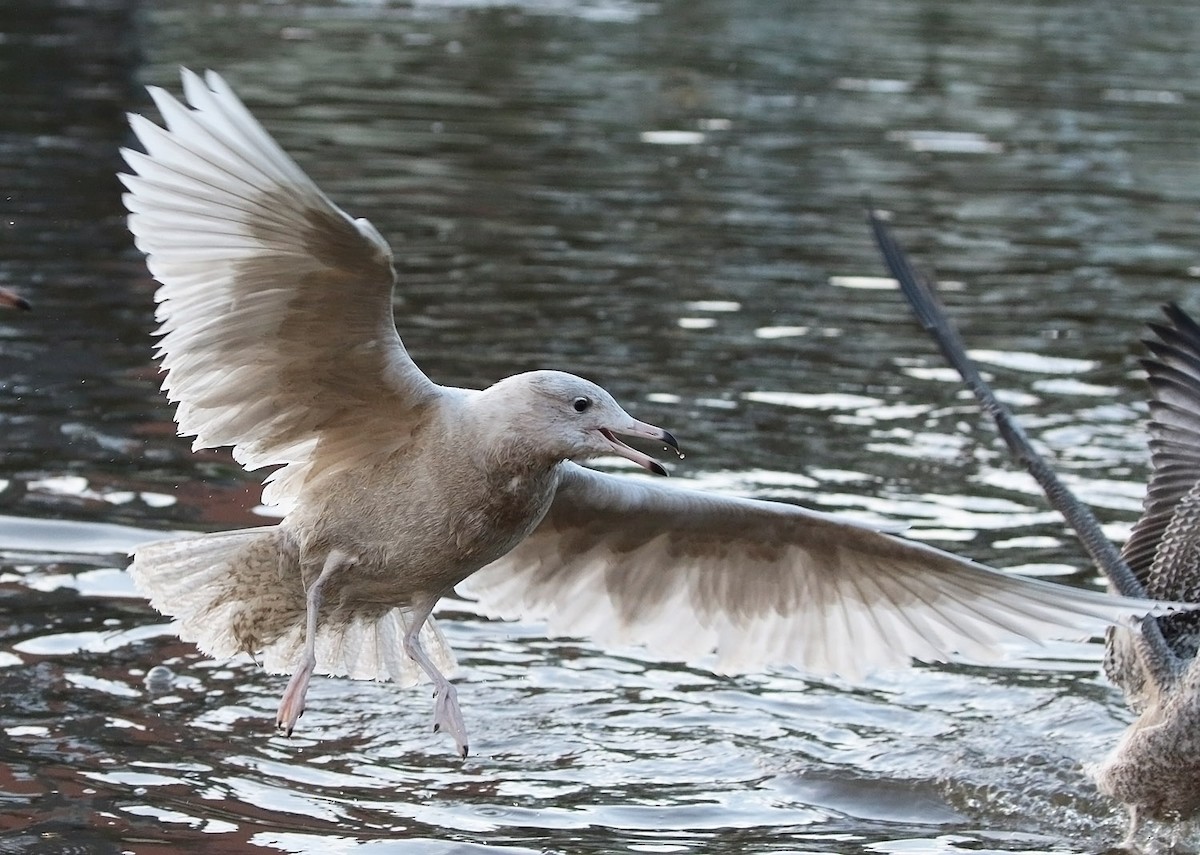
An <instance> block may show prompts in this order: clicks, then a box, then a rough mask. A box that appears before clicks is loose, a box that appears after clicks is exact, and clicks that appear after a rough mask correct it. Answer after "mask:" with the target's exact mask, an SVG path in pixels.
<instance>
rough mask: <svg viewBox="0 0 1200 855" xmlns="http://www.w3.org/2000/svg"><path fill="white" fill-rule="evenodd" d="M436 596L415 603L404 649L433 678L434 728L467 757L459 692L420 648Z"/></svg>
mask: <svg viewBox="0 0 1200 855" xmlns="http://www.w3.org/2000/svg"><path fill="white" fill-rule="evenodd" d="M436 603H437V597H433V598H431V599H430V600H429V601H428V602H425V603H419V604H414V608H413V612H412V614H411V615H410V616H409V620H410V623H409V625H408V631H407V632H405V633H404V652H405V653H407V654H408V655H409V657H410V658H411V659H412V660H413V661H414V662H416V663H417V664H418V665H420V666H421V670H422V671H424V672H425V674H426V675H427V676H428V677H429V679H430V680H432V681H433V731H434V733H437V732H438V731H443V732H445V733H448V734H450V737H451V738H452V739H453V740H454V744H455V746H457V747H458V756H459V757H461V758H463V759H464V760H465V759H466V757H467V749H468V748H469V746H468V745H467V726H466V724H464V723H463V717H462V711H461V710H460V709H459V708H458V692H457V691H456V690H455V688H454V686H453V685H451V683H450V681H449V680H447V679H446V677H445V675H443V674H442V672H441V671H439V670H438V669H437V666H435V665H434V664H433V661H432V660H430V658H429V656H428V655H426V653H425V650H424V648H422V647H421V638H420V636H421V627H423V626H424V625H425V621H426V620H428V618H429V615H430V614H431V613H432V612H433V607H434V605H435V604H436Z"/></svg>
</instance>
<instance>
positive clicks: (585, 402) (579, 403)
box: [571, 395, 592, 413]
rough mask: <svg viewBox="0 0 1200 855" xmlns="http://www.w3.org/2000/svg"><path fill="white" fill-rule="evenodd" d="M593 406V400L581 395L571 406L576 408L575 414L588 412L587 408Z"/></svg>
mask: <svg viewBox="0 0 1200 855" xmlns="http://www.w3.org/2000/svg"><path fill="white" fill-rule="evenodd" d="M591 405H592V399H591V398H585V397H583V396H582V395H580V396H579V397H578V398H576V399H575V400H574V401H572V402H571V406H572V407H574V408H575V412H577V413H582V412H585V411H586V410H587V408H588V407H590V406H591Z"/></svg>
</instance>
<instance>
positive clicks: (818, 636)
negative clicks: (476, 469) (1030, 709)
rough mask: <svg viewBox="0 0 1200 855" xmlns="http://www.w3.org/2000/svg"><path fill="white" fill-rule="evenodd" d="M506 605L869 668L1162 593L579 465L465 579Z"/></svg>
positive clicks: (491, 605) (735, 667) (566, 626)
mask: <svg viewBox="0 0 1200 855" xmlns="http://www.w3.org/2000/svg"><path fill="white" fill-rule="evenodd" d="M463 590H464V592H465V593H467V594H469V595H471V596H475V597H478V598H479V600H480V604H481V606H482V607H483V610H484V611H485V612H487V613H490V614H493V615H495V616H498V617H505V618H517V617H520V618H528V619H536V620H546V621H547V622H548V623H549V629H550V631H551V633H553V634H556V635H571V636H588V637H592V638H596V639H597V640H599V641H601V642H607V643H614V644H636V645H641V646H644V647H646V648H648V649H649V650H650V651H651V652H653V653H655V654H657V655H662V656H665V657H671V658H678V659H688V660H694V659H696V658H698V657H701V656H704V655H705V654H708V653H711V652H716V654H717V656H718V662H717V668H718V670H720V671H725V672H738V671H749V670H754V669H758V668H760V667H762V666H764V665H770V664H779V665H782V664H790V665H795V666H797V667H798V668H800V669H801V670H803V671H806V672H809V673H836V674H841V675H844V676H849V677H853V676H857V675H859V674H861V673H864V672H867V671H870V670H872V669H875V668H883V667H896V666H903V665H907V664H908V663H909V662H910V661H911V660H912V659H918V660H923V661H944V660H946V659H948V658H951V657H953V656H963V657H966V658H975V659H984V658H995V657H996V656H998V655H1000V653H1001V651H1000V650H999V649H998V647H997V645H998V644H999V643H1002V642H1006V641H1012V640H1016V639H1032V640H1035V641H1036V640H1043V639H1049V638H1078V637H1081V636H1087V635H1089V634H1092V633H1094V632H1096V631H1099V630H1100V629H1101V628H1103V627H1104V626H1105V625H1106V624H1108V623H1110V622H1115V621H1120V620H1122V619H1125V618H1128V617H1131V616H1134V615H1140V614H1145V613H1146V612H1147V611H1149V610H1150V609H1151V608H1152V604H1150V603H1147V602H1146V601H1144V600H1136V599H1125V598H1117V597H1112V596H1109V595H1106V594H1101V593H1098V592H1093V591H1085V590H1081V589H1078V588H1072V587H1069V586H1066V585H1057V584H1052V583H1048V582H1041V581H1037V580H1033V579H1025V578H1021V577H1016V576H1010V575H1006V574H1004V573H1000V572H998V571H996V570H991V569H989V568H987V567H984V566H982V565H980V564H975V563H973V562H970V561H967V560H965V559H962V558H958V557H956V556H954V555H951V554H949V553H946V552H942V551H941V550H938V549H934V548H933V547H929V546H925V545H923V544H920V543H915V542H912V541H908V540H904V539H902V538H898V537H894V536H892V535H888V534H884V533H881V532H878V531H875V530H873V529H871V528H869V527H866V526H864V525H860V524H857V523H852V522H848V521H846V520H842V519H839V518H836V517H832V516H829V515H827V514H820V513H816V512H814V511H810V510H806V509H804V508H800V507H796V506H794V505H788V504H783V503H780V502H768V501H757V500H751V499H737V498H732V497H725V496H720V495H716V494H712V493H704V492H700V491H692V490H685V489H679V488H673V487H670V486H668V485H665V484H658V483H655V482H653V481H649V480H643V479H634V478H618V477H615V476H611V475H605V474H603V473H599V472H595V471H592V470H589V469H584V468H582V467H578V466H575V465H573V464H567V465H566V466H565V468H564V473H563V482H562V485H561V486H560V488H559V491H558V493H557V495H556V497H555V499H554V504H553V506H552V507H551V509H550V512H549V514H548V515H547V517H546V519H545V520H544V521H543V522H542V523H541V525H540V526H539V527H538V528H537V529H536V530H535V531H534V532H533V534H532V535H530V536H529V538H528V539H527V540H525V541H524V542H523V543H522V544H521V545H519V546H518V547H517V548H516V549H514V550H513V551H512V552H510V553H509V554H508V555H506V556H505V557H504V558H502V559H500V560H499V561H496V562H494V563H493V564H490V565H488V566H487V567H485V568H484V569H483V570H480V571H479V572H478V573H476V574H475V575H474V576H472V577H471V578H470V579H468V580H467V581H466V582H465V583H464V584H463Z"/></svg>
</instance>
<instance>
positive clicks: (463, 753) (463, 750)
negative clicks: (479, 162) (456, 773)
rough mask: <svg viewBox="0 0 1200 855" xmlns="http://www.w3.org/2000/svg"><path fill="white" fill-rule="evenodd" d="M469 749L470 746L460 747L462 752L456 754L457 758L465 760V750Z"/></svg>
mask: <svg viewBox="0 0 1200 855" xmlns="http://www.w3.org/2000/svg"><path fill="white" fill-rule="evenodd" d="M469 748H470V746H468V745H464V746H463V747H462V751H460V752H458V756H459V757H461V758H462V759H463V760H466V759H467V750H468V749H469Z"/></svg>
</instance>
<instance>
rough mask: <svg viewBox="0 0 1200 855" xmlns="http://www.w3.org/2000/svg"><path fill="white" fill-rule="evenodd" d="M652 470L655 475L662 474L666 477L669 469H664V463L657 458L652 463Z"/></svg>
mask: <svg viewBox="0 0 1200 855" xmlns="http://www.w3.org/2000/svg"><path fill="white" fill-rule="evenodd" d="M650 471H651V472H653V473H654V474H655V475H662V476H664V477H666V474H667V470H666V469H664V468H663V467H662V464H661V463H659V462H658V461H657V460H656V461H654V462H653V463H651V464H650Z"/></svg>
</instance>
